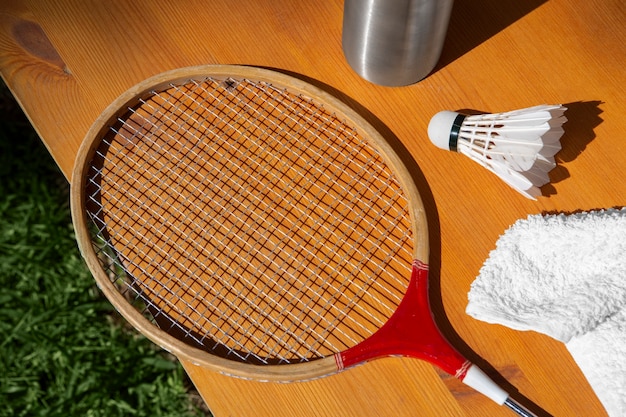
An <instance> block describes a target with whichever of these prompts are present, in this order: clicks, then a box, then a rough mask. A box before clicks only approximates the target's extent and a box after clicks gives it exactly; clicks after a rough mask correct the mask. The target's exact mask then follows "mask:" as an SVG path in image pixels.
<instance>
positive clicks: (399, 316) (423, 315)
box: [335, 261, 535, 417]
mask: <svg viewBox="0 0 626 417" xmlns="http://www.w3.org/2000/svg"><path fill="white" fill-rule="evenodd" d="M386 356H408V357H413V358H418V359H422V360H425V361H427V362H430V363H431V364H433V365H436V366H438V367H439V368H441V369H442V370H443V371H445V372H447V373H449V374H450V375H454V376H455V377H457V378H458V379H460V380H461V381H463V383H465V384H466V385H468V386H470V387H472V388H473V389H475V390H476V391H478V392H480V393H482V394H484V395H486V396H487V397H489V398H490V399H492V400H493V401H495V402H496V403H498V404H500V405H506V406H508V407H509V408H510V409H512V410H513V411H515V412H516V413H517V414H518V415H520V416H525V417H534V416H535V414H533V413H531V412H530V411H528V410H527V409H526V408H524V407H523V406H521V405H520V404H519V403H517V402H516V401H514V400H513V399H511V398H509V394H508V393H507V392H506V391H504V390H503V389H502V388H500V386H498V385H497V384H496V383H495V382H493V381H492V380H491V378H489V377H488V376H487V375H486V374H485V373H484V372H483V371H482V370H481V369H480V368H479V367H478V366H476V365H474V364H473V363H471V362H470V361H469V360H467V359H466V358H465V357H463V356H462V355H461V354H460V353H459V352H458V351H457V350H456V349H455V348H454V347H452V345H451V344H450V343H449V342H448V341H447V340H446V339H445V338H444V337H443V335H442V334H441V332H440V330H439V328H438V327H437V324H436V323H435V320H434V318H433V315H432V312H431V309H430V301H429V296H428V265H426V264H424V263H422V262H420V261H415V262H414V263H413V271H412V274H411V281H410V283H409V288H408V289H407V292H406V294H405V295H404V298H403V299H402V301H401V303H400V305H399V306H398V309H397V310H396V312H395V313H394V314H393V315H392V316H391V317H390V318H389V320H388V321H387V323H386V324H385V325H383V327H381V328H380V329H379V330H378V331H377V332H376V333H374V334H373V335H372V336H371V337H369V338H368V339H366V340H364V341H363V342H361V343H359V344H358V345H356V346H354V347H352V348H350V349H348V350H346V351H344V352H341V353H337V354H336V355H335V361H336V363H337V369H338V370H342V369H345V368H348V367H350V366H353V365H357V364H360V363H363V362H367V361H369V360H372V359H376V358H381V357H386Z"/></svg>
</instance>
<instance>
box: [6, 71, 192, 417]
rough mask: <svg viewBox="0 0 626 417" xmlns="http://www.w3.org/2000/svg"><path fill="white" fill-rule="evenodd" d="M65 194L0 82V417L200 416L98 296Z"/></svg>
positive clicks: (172, 368) (164, 366) (157, 358)
mask: <svg viewBox="0 0 626 417" xmlns="http://www.w3.org/2000/svg"><path fill="white" fill-rule="evenodd" d="M68 188H69V186H68V184H67V182H66V181H65V179H64V178H63V176H62V175H61V173H60V171H59V170H58V168H57V167H56V165H55V164H54V162H53V160H52V158H51V157H50V155H49V154H48V152H47V150H46V149H45V147H44V146H43V144H42V143H41V141H40V140H39V138H38V137H37V136H36V134H35V133H34V132H33V130H32V128H31V127H30V124H29V123H28V122H27V120H26V119H25V118H24V116H23V115H22V113H21V111H20V110H19V108H17V106H16V105H15V103H14V101H13V99H12V97H11V96H10V93H9V92H8V91H7V89H6V87H4V85H3V84H1V82H0V417H4V416H59V417H72V416H81V417H82V416H94V417H96V416H103V417H114V416H150V417H158V416H176V417H187V416H201V415H204V413H203V411H201V410H200V407H199V405H198V402H197V401H192V400H191V398H192V396H191V395H190V394H189V392H188V388H189V382H188V381H187V380H186V376H185V374H184V371H183V370H182V367H181V366H180V364H179V363H178V362H177V361H175V360H173V359H172V358H171V357H170V356H168V355H167V354H166V353H164V352H163V351H162V350H160V349H159V348H157V347H156V346H155V345H153V344H152V343H151V342H149V341H147V340H146V339H145V338H143V337H141V336H139V335H138V334H137V332H135V331H134V330H133V329H129V328H128V326H126V325H124V322H123V320H122V319H120V318H119V316H118V314H117V313H116V312H115V311H114V310H113V308H112V307H111V305H110V304H109V303H108V302H107V301H106V299H104V298H103V297H102V295H101V294H100V293H99V291H98V290H97V288H96V286H95V284H94V280H93V279H92V277H91V275H90V274H89V272H88V270H87V268H86V267H85V265H84V263H83V261H82V259H81V257H80V254H79V252H78V249H77V246H76V242H75V240H74V236H73V231H72V227H71V219H70V214H69V205H68V199H69V197H68ZM194 404H195V405H194Z"/></svg>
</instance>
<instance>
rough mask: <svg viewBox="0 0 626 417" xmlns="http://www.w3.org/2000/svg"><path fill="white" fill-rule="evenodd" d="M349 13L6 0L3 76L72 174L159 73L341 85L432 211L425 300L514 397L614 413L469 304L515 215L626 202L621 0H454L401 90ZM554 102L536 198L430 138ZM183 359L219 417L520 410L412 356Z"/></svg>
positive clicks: (247, 5) (2, 7) (292, 4)
mask: <svg viewBox="0 0 626 417" xmlns="http://www.w3.org/2000/svg"><path fill="white" fill-rule="evenodd" d="M341 19H342V1H341V0H329V1H325V2H313V1H300V2H296V1H290V0H255V1H253V0H244V1H239V2H232V1H226V0H213V1H211V2H207V1H200V0H181V1H178V2H169V3H167V2H153V1H149V0H137V1H133V2H127V1H123V0H112V1H108V2H98V1H83V2H76V1H69V0H59V1H56V2H49V1H44V0H20V1H18V0H4V1H3V2H2V3H1V4H0V71H1V74H2V77H3V79H4V80H5V82H6V83H7V85H8V86H9V87H10V88H11V90H12V92H13V93H14V95H15V97H16V98H17V100H18V101H19V102H20V104H21V106H22V108H23V109H24V110H25V112H26V114H27V115H28V117H29V118H30V120H31V122H32V124H33V126H34V127H35V129H36V130H37V132H38V133H39V135H40V136H41V138H42V140H43V141H44V143H45V144H46V146H47V147H48V149H49V150H50V152H51V154H52V155H53V157H54V158H55V160H56V161H57V163H58V165H59V166H60V168H61V169H62V170H63V172H64V173H65V175H66V176H67V177H68V179H69V178H70V174H71V171H72V166H73V162H74V158H75V156H76V152H77V150H78V147H79V145H80V143H81V141H82V139H83V137H84V136H85V134H86V132H87V131H88V129H89V127H90V125H91V124H92V123H93V122H94V120H96V118H97V117H98V115H99V114H100V113H101V112H102V111H103V110H104V108H105V107H106V106H107V105H108V104H109V103H111V102H112V101H113V100H115V98H116V97H118V96H119V95H120V94H121V93H122V92H123V91H125V90H126V89H128V88H130V87H131V86H132V85H134V84H136V83H137V82H139V81H141V80H143V79H145V78H148V77H149V76H152V75H154V74H157V73H160V72H162V71H165V70H170V69H173V68H177V67H183V66H188V65H200V64H215V63H221V64H233V63H236V64H247V65H256V66H262V67H271V68H277V69H280V70H281V71H285V72H288V73H292V74H295V75H297V76H298V77H301V78H303V79H307V80H308V81H310V82H313V83H314V84H316V85H317V86H318V87H320V88H322V89H324V90H326V91H328V92H329V93H331V94H333V95H336V96H338V97H339V98H340V99H341V100H343V101H345V102H347V103H348V104H350V105H351V106H352V107H353V108H354V109H355V110H356V111H357V112H359V113H360V114H361V115H362V116H363V117H365V118H366V119H367V120H368V121H369V122H370V123H371V124H372V125H374V126H375V127H376V128H377V129H378V130H379V131H380V132H381V134H382V135H383V136H385V137H386V138H387V139H388V140H389V141H391V142H397V143H400V144H402V146H403V147H404V148H405V149H406V152H405V153H404V154H403V158H404V159H405V162H408V163H409V164H410V166H411V172H412V174H413V176H414V178H415V179H416V181H417V183H418V188H419V189H420V193H421V194H422V197H423V199H424V204H425V207H426V214H427V216H428V221H429V229H430V230H429V231H430V233H429V234H430V248H431V259H430V265H431V277H432V279H433V285H432V287H433V290H432V302H433V305H434V307H435V309H436V314H437V317H438V320H439V324H440V327H441V328H442V330H443V331H444V334H446V336H447V337H448V338H449V339H451V340H452V341H453V342H454V343H455V344H456V346H457V347H458V348H459V350H461V352H462V353H463V354H465V355H466V356H468V357H469V358H470V359H472V360H474V361H475V362H477V363H478V364H479V365H481V366H484V367H485V368H486V369H487V371H488V372H489V373H490V374H491V375H492V376H493V377H494V378H495V379H496V381H498V382H503V383H504V384H505V386H507V387H508V388H510V389H511V392H514V393H515V394H514V396H515V397H516V398H517V399H520V400H521V401H522V402H525V404H527V405H530V403H528V402H527V401H526V400H525V398H527V399H530V400H532V402H533V403H536V404H538V405H540V406H541V408H542V409H543V410H544V411H543V414H541V415H554V416H561V415H581V416H591V415H593V416H602V415H605V413H604V411H603V408H602V406H601V404H600V403H599V401H598V400H597V397H596V396H595V394H594V393H593V391H592V390H591V388H590V387H589V385H588V383H587V382H586V380H585V378H584V376H583V375H582V374H581V372H580V370H579V369H578V367H577V366H576V364H575V363H574V362H573V360H572V358H571V356H570V355H569V353H568V352H567V350H566V348H565V347H564V346H563V345H562V344H560V343H558V342H556V341H554V340H552V339H550V338H547V337H545V336H541V335H538V334H535V333H532V332H525V333H523V332H515V331H512V330H510V329H507V328H504V327H500V326H494V325H489V324H486V323H482V322H479V321H476V320H473V319H472V318H470V317H468V316H467V315H466V314H465V313H464V309H465V306H466V304H467V292H468V290H469V287H470V285H471V283H472V281H473V280H474V279H475V277H476V275H477V273H478V270H479V269H480V267H481V265H482V263H483V262H484V260H485V259H486V257H487V256H488V254H489V251H490V250H492V249H493V248H494V246H495V241H496V239H497V238H498V236H499V235H500V234H502V233H503V231H504V230H505V229H506V228H507V227H508V226H509V225H510V224H512V223H513V222H515V221H516V220H517V219H519V218H523V217H526V216H527V215H528V214H535V213H541V212H554V211H558V212H572V211H576V210H588V209H592V208H604V207H612V206H623V205H624V202H625V201H626V185H624V182H623V180H622V175H621V172H622V169H623V166H624V165H625V164H626V142H625V141H624V140H623V136H624V134H623V132H624V131H625V130H626V129H625V128H626V126H625V124H626V121H625V119H624V114H625V113H626V103H625V100H624V92H623V91H624V87H623V86H624V85H625V84H626V73H625V71H624V68H623V65H624V62H626V46H625V45H624V42H623V40H624V39H626V25H624V23H625V22H626V7H624V3H623V1H622V0H591V1H587V2H579V1H575V0H550V1H529V2H518V1H514V0H487V1H484V2H474V1H470V0H457V2H455V5H454V8H453V12H452V18H451V25H450V29H449V31H448V37H447V40H446V44H445V45H444V51H443V55H442V58H441V60H440V63H439V65H438V67H437V68H436V70H435V71H434V73H433V74H431V75H430V76H429V77H428V78H426V79H425V80H423V81H421V82H419V83H417V84H415V85H412V86H408V87H403V88H386V87H380V86H376V85H373V84H370V83H368V82H366V81H364V80H362V79H360V78H359V77H358V76H357V75H356V74H355V73H354V72H353V71H352V70H351V69H350V68H349V66H348V65H347V64H346V62H345V60H344V59H343V55H342V51H341ZM557 102H558V103H564V104H566V105H567V106H568V107H569V109H570V110H568V112H567V113H566V115H567V117H568V119H569V122H567V123H566V124H565V126H564V127H565V130H566V133H565V135H564V137H563V139H562V143H563V150H562V151H561V152H560V153H559V154H558V155H557V159H558V160H559V166H558V167H557V169H556V170H555V171H554V172H553V173H552V179H553V183H552V185H550V186H547V187H544V189H543V191H544V194H545V197H541V198H540V199H539V200H538V201H536V202H535V201H530V200H526V199H525V198H524V197H522V196H520V195H518V194H517V193H516V192H515V191H513V190H511V189H509V188H508V187H507V186H506V185H505V184H503V183H502V182H501V181H499V180H498V179H496V178H495V177H493V175H492V174H490V173H489V172H486V171H484V170H483V169H482V168H480V167H478V166H476V165H475V164H474V163H473V162H471V161H469V160H464V159H463V158H462V157H461V156H460V155H457V154H451V153H446V152H444V151H442V150H439V149H437V148H435V147H433V146H432V145H431V144H430V143H429V141H428V139H427V137H426V135H425V132H426V126H427V124H428V120H429V118H430V117H431V116H432V115H433V114H434V113H436V112H437V111H439V110H443V109H451V110H456V109H463V108H466V109H474V110H481V111H486V112H500V111H506V110H512V109H515V108H521V107H526V106H530V105H535V104H541V103H557ZM183 364H184V366H185V368H186V369H187V371H188V373H189V375H190V376H191V378H192V379H193V381H194V382H195V384H196V386H197V387H198V389H199V390H200V392H201V393H202V395H203V397H204V398H205V400H206V402H207V403H208V405H209V407H210V408H211V409H212V410H213V412H214V413H215V415H216V416H217V417H224V416H257V417H259V416H268V417H269V416H273V417H276V416H314V415H315V416H320V415H324V416H325V415H327V416H353V415H354V416H357V415H358V416H413V415H416V414H417V415H421V416H442V415H445V416H466V415H467V416H469V415H491V416H499V415H502V416H508V415H511V414H510V412H509V411H508V410H505V409H502V408H500V407H498V406H497V405H493V404H492V403H491V401H490V400H488V399H486V398H483V397H482V396H481V395H479V394H475V393H473V392H471V391H468V390H467V389H466V388H465V387H463V386H462V384H460V383H458V382H456V381H455V380H454V379H450V378H448V377H447V376H444V375H440V374H439V373H437V372H436V371H435V370H434V369H433V367H431V366H430V365H428V364H425V363H422V362H419V361H416V360H412V359H400V358H390V359H384V360H380V361H375V362H372V363H369V364H367V365H364V366H360V367H358V368H356V369H352V370H349V371H347V372H343V373H341V374H339V375H336V376H333V377H330V378H325V379H319V380H316V381H312V382H309V383H302V384H300V383H298V384H286V385H284V384H264V383H258V382H252V381H244V380H239V379H234V378H230V377H226V376H223V375H220V374H217V373H213V372H210V371H207V370H206V369H203V368H202V367H199V366H195V365H194V364H192V363H190V362H183ZM507 383H508V384H510V385H506V384H507ZM532 407H534V406H532V405H531V408H532ZM533 409H534V410H536V411H538V409H537V408H533Z"/></svg>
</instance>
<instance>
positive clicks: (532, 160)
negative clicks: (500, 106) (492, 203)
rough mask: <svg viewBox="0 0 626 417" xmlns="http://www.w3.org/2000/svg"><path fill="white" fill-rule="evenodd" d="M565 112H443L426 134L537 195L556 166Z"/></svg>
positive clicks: (560, 109) (558, 107)
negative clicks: (467, 113)
mask: <svg viewBox="0 0 626 417" xmlns="http://www.w3.org/2000/svg"><path fill="white" fill-rule="evenodd" d="M565 110H567V109H566V108H565V107H563V106H561V105H559V104H557V105H540V106H535V107H529V108H526V109H521V110H514V111H510V112H506V113H494V114H481V115H465V114H461V113H457V112H452V111H442V112H439V113H437V114H436V115H435V116H433V118H432V119H431V121H430V123H429V125H428V136H429V138H430V140H431V142H432V143H433V144H435V145H436V146H438V147H439V148H442V149H445V150H451V151H456V152H459V153H462V154H464V155H466V156H468V157H469V158H471V159H472V160H474V161H476V162H478V163H479V164H480V165H482V166H483V167H485V168H487V169H488V170H489V171H491V172H493V173H494V174H496V175H497V176H499V177H500V178H501V179H502V180H503V181H504V182H506V183H507V184H508V185H510V186H511V187H513V188H514V189H516V190H517V191H519V192H520V193H521V194H523V195H524V196H526V197H528V198H531V199H535V198H536V197H537V196H539V195H541V190H540V187H541V186H543V185H545V184H547V183H548V182H550V178H549V176H548V172H550V171H551V170H552V169H553V168H554V167H555V166H556V162H555V161H554V155H555V154H556V153H557V152H558V151H559V150H561V142H560V140H561V136H562V135H563V132H564V131H563V128H562V125H563V123H564V122H565V121H566V120H567V118H566V117H565V116H564V114H563V113H564V112H565Z"/></svg>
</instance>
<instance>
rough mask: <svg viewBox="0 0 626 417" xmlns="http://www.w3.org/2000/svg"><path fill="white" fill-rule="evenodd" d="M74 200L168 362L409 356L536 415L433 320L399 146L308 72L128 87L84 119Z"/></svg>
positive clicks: (80, 233)
mask: <svg viewBox="0 0 626 417" xmlns="http://www.w3.org/2000/svg"><path fill="white" fill-rule="evenodd" d="M71 203H72V217H73V222H74V226H75V230H76V236H77V240H78V243H79V247H80V249H81V252H82V254H83V257H84V258H85V259H86V262H87V264H88V266H89V268H90V270H91V271H92V273H93V275H94V277H95V280H96V281H97V283H98V285H99V287H100V288H101V289H102V291H103V292H104V294H105V295H106V296H107V298H108V299H109V300H110V301H111V302H112V304H113V305H114V306H115V307H116V308H117V310H119V312H120V313H121V314H122V315H123V316H124V317H125V318H126V319H127V320H128V321H129V322H130V323H131V324H132V325H133V326H134V327H136V328H137V329H138V330H139V331H140V332H141V333H143V334H144V335H146V336H147V337H149V338H150V339H151V340H152V341H154V342H155V343H157V344H159V345H161V346H162V347H163V348H165V349H167V350H168V351H171V352H173V353H174V354H176V355H177V356H179V357H184V358H187V359H189V360H191V361H193V362H194V363H196V364H199V365H202V366H205V367H208V368H210V369H213V370H215V371H218V372H222V373H225V374H228V375H232V376H238V377H243V378H252V379H258V380H267V381H296V380H307V379H312V378H317V377H321V376H325V375H329V374H332V373H335V372H338V371H341V370H343V369H345V368H349V367H351V366H353V365H356V364H359V363H363V362H366V361H369V360H372V359H376V358H379V357H384V356H390V355H403V356H410V357H415V358H420V359H423V360H426V361H428V362H431V363H432V364H434V365H437V366H438V367H440V368H441V369H443V370H444V371H446V372H448V373H450V374H452V375H455V376H456V377H457V378H459V379H460V380H462V381H463V382H465V383H466V384H468V385H469V386H471V387H473V388H475V389H477V390H478V391H480V392H482V393H483V394H485V395H487V396H488V397H489V398H491V399H492V400H494V401H496V402H497V403H499V404H505V405H507V406H509V407H510V408H512V409H513V410H515V411H516V412H517V413H518V414H520V415H527V416H530V415H532V414H531V413H530V412H528V411H527V410H525V409H524V408H523V407H522V406H520V405H519V404H518V403H517V402H515V401H514V400H513V399H512V398H510V397H509V395H508V394H507V393H506V392H505V391H504V390H503V389H502V388H500V387H499V386H498V385H496V384H495V383H494V382H493V381H492V380H491V379H489V378H488V377H487V376H486V375H485V373H483V372H482V371H481V370H480V369H479V368H478V367H477V366H476V365H473V364H472V363H471V362H469V361H468V360H467V359H466V358H464V357H463V356H462V355H461V354H460V353H459V352H458V351H457V350H456V349H454V348H453V347H452V346H451V345H450V344H449V343H448V342H447V341H446V339H445V338H444V337H443V336H442V335H441V333H440V331H439V330H438V328H437V325H436V324H435V322H434V320H433V317H432V313H431V310H430V307H429V300H428V265H427V263H428V234H427V224H426V216H425V213H424V209H423V205H422V201H421V199H420V196H419V193H418V191H417V189H416V186H415V185H414V183H413V181H412V178H411V175H410V173H409V172H408V171H407V169H406V168H405V167H404V165H403V164H402V162H401V160H400V158H399V157H398V155H397V154H396V153H395V152H394V150H393V148H392V147H391V146H390V145H389V144H388V143H387V142H386V141H385V140H384V139H383V138H382V137H381V136H380V135H379V134H378V133H377V132H376V130H375V129H374V128H373V127H372V126H371V125H369V124H368V123H367V122H366V121H365V120H364V119H363V118H361V117H360V116H359V115H358V114H356V113H355V112H354V111H352V110H351V109H350V108H348V107H347V106H346V105H344V104H343V103H341V102H340V101H338V100H337V99H335V98H334V97H332V96H331V95H329V94H327V93H325V92H324V91H322V90H320V89H318V88H316V87H314V86H312V85H309V84H308V83H305V82H303V81H300V80H297V79H294V78H292V77H289V76H286V75H283V74H279V73H276V72H273V71H268V70H263V69H259V68H250V67H239V66H202V67H191V68H183V69H177V70H174V71H170V72H167V73H164V74H161V75H157V76H155V77H153V78H150V79H148V80H146V81H144V82H142V83H140V84H138V85H137V86H135V87H133V88H132V89H130V90H129V91H128V92H126V93H125V94H123V95H122V96H121V97H119V98H118V99H117V100H116V101H115V102H113V103H112V104H111V105H110V106H109V107H108V108H107V109H106V110H105V111H104V113H103V114H102V115H101V116H100V117H99V118H98V119H97V121H96V122H95V123H94V125H93V126H92V128H91V129H90V130H89V132H88V134H87V137H86V139H85V140H84V142H83V144H82V146H81V148H80V150H79V152H78V156H77V160H76V164H75V168H74V171H73V176H72V185H71Z"/></svg>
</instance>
